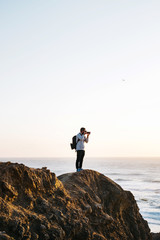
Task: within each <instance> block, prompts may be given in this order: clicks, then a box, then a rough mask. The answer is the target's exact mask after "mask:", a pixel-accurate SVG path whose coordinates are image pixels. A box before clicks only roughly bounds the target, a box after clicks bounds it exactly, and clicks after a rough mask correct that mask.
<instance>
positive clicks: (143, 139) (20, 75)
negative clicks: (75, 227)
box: [0, 0, 160, 157]
mask: <svg viewBox="0 0 160 240" xmlns="http://www.w3.org/2000/svg"><path fill="white" fill-rule="evenodd" d="M159 13H160V1H159V0H152V1H151V0H134V1H129V0H99V1H95V0H87V1H86V0H85V1H84V0H81V1H75V0H68V1H66V0H46V1H41V0H34V1H20V0H19V1H17V0H15V1H12V0H5V1H2V0H0V35H1V37H0V157H73V156H75V152H74V151H72V150H71V149H70V142H71V138H72V136H74V135H75V134H77V133H78V132H79V129H80V127H83V126H84V127H86V129H87V130H88V131H91V136H90V142H89V143H88V144H87V145H86V155H87V156H88V157H110V156H116V157H123V156H125V157H128V156H133V157H134V156H160V14H159Z"/></svg>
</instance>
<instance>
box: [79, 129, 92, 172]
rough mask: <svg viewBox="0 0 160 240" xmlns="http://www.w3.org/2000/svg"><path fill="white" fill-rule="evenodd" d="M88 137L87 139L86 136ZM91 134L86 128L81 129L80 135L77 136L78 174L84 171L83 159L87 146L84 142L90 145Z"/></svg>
mask: <svg viewBox="0 0 160 240" xmlns="http://www.w3.org/2000/svg"><path fill="white" fill-rule="evenodd" d="M85 135H87V137H86V136H85ZM89 135H90V132H87V131H86V129H85V128H84V127H82V128H81V129H80V133H78V134H77V136H76V143H77V145H76V151H77V159H76V169H77V172H79V171H81V170H82V164H83V158H84V155H85V150H84V149H85V146H84V142H86V143H88V140H89Z"/></svg>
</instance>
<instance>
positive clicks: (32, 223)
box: [0, 162, 152, 240]
mask: <svg viewBox="0 0 160 240" xmlns="http://www.w3.org/2000/svg"><path fill="white" fill-rule="evenodd" d="M1 239H4V240H30V239H31V240H37V239H39V240H54V239H55V240H105V239H106V240H150V239H152V237H151V234H150V230H149V227H148V224H147V222H146V221H144V219H143V218H142V216H141V215H140V213H139V209H138V207H137V204H136V201H135V199H134V197H133V195H132V194H131V193H130V192H128V191H124V190H123V189H122V188H121V187H120V186H119V185H117V184H116V183H114V182H113V181H112V180H111V179H109V178H107V177H105V176H104V175H102V174H100V173H98V172H95V171H91V170H84V171H81V172H78V173H69V174H65V175H61V176H59V177H58V178H57V177H56V176H55V174H54V173H51V172H50V171H49V170H48V169H47V168H42V169H33V168H28V167H26V166H24V165H23V164H14V163H10V162H7V163H0V240H1Z"/></svg>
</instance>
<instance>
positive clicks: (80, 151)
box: [76, 150, 85, 169]
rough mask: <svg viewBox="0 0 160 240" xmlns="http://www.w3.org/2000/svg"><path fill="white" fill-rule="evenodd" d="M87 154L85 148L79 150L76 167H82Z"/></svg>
mask: <svg viewBox="0 0 160 240" xmlns="http://www.w3.org/2000/svg"><path fill="white" fill-rule="evenodd" d="M84 155H85V151H84V150H77V160H76V168H77V169H78V168H82V163H83V158H84Z"/></svg>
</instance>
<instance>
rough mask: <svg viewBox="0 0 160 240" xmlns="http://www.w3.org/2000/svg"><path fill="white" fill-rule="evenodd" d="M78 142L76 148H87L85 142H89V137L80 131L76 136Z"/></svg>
mask: <svg viewBox="0 0 160 240" xmlns="http://www.w3.org/2000/svg"><path fill="white" fill-rule="evenodd" d="M78 139H79V141H78ZM76 142H77V146H76V150H84V149H85V146H84V142H86V143H88V138H86V137H85V135H84V134H81V133H78V134H77V136H76Z"/></svg>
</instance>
